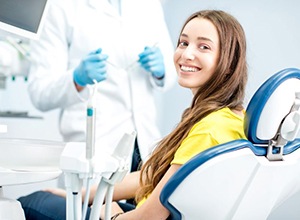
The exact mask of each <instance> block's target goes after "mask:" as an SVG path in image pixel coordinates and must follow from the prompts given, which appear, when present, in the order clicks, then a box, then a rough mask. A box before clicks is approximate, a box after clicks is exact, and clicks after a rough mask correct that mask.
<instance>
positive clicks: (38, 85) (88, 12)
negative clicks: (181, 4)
mask: <svg viewBox="0 0 300 220" xmlns="http://www.w3.org/2000/svg"><path fill="white" fill-rule="evenodd" d="M121 5H122V6H121V13H122V16H121V17H120V16H119V14H118V13H117V10H116V9H115V8H114V7H112V6H111V5H110V4H109V3H108V1H107V0H52V1H51V6H50V8H49V11H48V19H47V20H46V22H45V24H44V29H43V32H42V33H41V36H40V39H39V40H38V41H34V42H32V44H31V57H32V60H33V61H32V66H31V69H30V74H29V86H28V90H29V94H30V97H31V100H32V102H33V104H34V106H36V108H38V109H40V110H41V111H48V110H52V109H56V108H61V114H60V125H59V126H60V132H61V134H62V136H63V138H64V141H66V142H69V141H85V130H86V104H87V103H86V100H87V98H88V94H89V93H88V91H89V90H88V88H86V89H84V90H83V91H82V92H80V93H78V92H77V90H76V89H75V86H74V83H73V70H74V68H76V67H77V65H78V64H79V63H80V61H81V59H82V58H83V57H84V56H85V55H87V54H88V53H90V52H91V51H93V50H96V49H98V48H102V49H103V53H104V54H107V55H108V56H109V58H108V60H109V61H110V62H111V63H113V64H115V65H117V67H114V66H112V65H110V64H107V73H108V77H107V80H105V81H102V82H100V83H99V85H98V88H99V89H98V93H97V99H96V104H97V105H96V107H97V128H96V139H97V142H96V146H97V148H103V149H106V150H108V151H109V152H111V151H112V150H113V149H114V147H115V146H116V144H117V143H118V141H119V139H120V138H121V137H122V136H123V134H124V133H125V132H132V131H134V130H135V131H137V140H138V144H139V147H140V152H141V155H142V158H143V159H145V158H146V157H147V156H148V155H149V152H150V151H151V150H152V148H151V147H153V143H155V141H157V140H159V139H160V138H161V134H160V132H159V129H158V127H157V126H156V122H157V109H156V106H155V99H154V90H155V89H161V90H165V89H166V88H168V87H170V86H171V85H173V82H174V81H175V79H176V72H175V69H174V65H173V52H174V46H173V44H172V42H171V39H170V36H169V33H168V30H167V26H166V23H165V21H164V17H163V11H162V8H161V5H160V2H159V0H123V1H121ZM156 42H158V45H157V46H158V47H160V49H161V50H162V52H163V55H164V61H165V67H166V75H165V81H164V86H163V87H159V86H157V85H156V83H154V81H153V77H152V76H151V74H150V73H148V72H146V71H145V70H143V69H142V68H141V67H140V66H139V65H138V64H137V63H136V64H134V65H133V66H132V67H131V69H129V70H128V71H125V70H124V69H125V68H126V67H128V66H129V65H130V64H132V63H134V62H135V61H136V60H137V59H138V54H139V53H141V52H142V51H143V50H144V47H145V46H152V45H154V44H155V43H156Z"/></svg>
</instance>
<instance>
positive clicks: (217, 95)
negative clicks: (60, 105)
mask: <svg viewBox="0 0 300 220" xmlns="http://www.w3.org/2000/svg"><path fill="white" fill-rule="evenodd" d="M194 18H204V19H207V20H209V21H210V22H212V23H213V24H214V25H215V27H216V28H217V31H218V34H219V39H220V56H219V60H218V65H217V68H216V71H215V73H214V74H213V75H212V77H211V78H210V79H209V80H208V81H207V82H206V83H205V84H204V85H203V86H201V87H200V88H199V90H198V91H197V93H196V94H195V96H194V97H193V100H192V103H191V106H190V107H189V108H187V109H186V110H185V111H184V113H183V115H182V118H181V121H180V123H179V124H178V125H177V126H176V128H175V129H174V130H173V131H172V132H171V133H170V134H169V135H167V136H166V137H165V138H164V139H162V140H161V141H160V142H159V143H158V145H157V147H156V148H155V150H154V151H153V153H152V155H151V157H150V158H149V160H147V161H146V163H145V164H144V165H143V166H142V169H141V177H140V185H141V187H140V189H139V190H138V192H137V195H136V201H137V202H139V201H140V200H141V199H142V198H143V197H145V196H148V195H149V194H150V193H151V192H152V191H153V190H154V188H155V187H156V185H157V184H158V182H159V181H160V180H161V179H162V177H163V176H164V174H165V173H166V172H167V170H168V169H169V167H170V163H171V161H172V160H173V158H174V154H175V152H176V151H177V149H178V148H179V146H180V145H181V143H182V141H183V139H185V138H186V137H187V135H188V133H189V131H190V129H191V128H192V126H193V125H195V124H196V123H197V122H199V121H200V120H201V119H202V118H204V117H205V116H207V115H208V114H210V113H211V112H214V111H217V110H219V109H222V108H224V107H229V108H230V109H235V110H242V109H243V100H244V95H245V87H246V82H247V72H248V70H247V62H246V38H245V33H244V30H243V28H242V26H241V25H240V23H239V22H238V21H237V20H236V19H235V18H234V17H233V16H232V15H230V14H228V13H226V12H224V11H219V10H204V11H199V12H196V13H194V14H192V15H191V16H190V17H189V18H188V19H187V20H186V22H185V23H184V25H183V27H182V29H181V32H182V31H183V29H184V27H185V25H186V24H187V23H188V22H189V21H190V20H192V19H194ZM181 32H180V33H181ZM178 44H179V42H178V43H177V46H178Z"/></svg>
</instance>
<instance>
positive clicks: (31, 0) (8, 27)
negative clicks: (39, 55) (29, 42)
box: [0, 0, 48, 39]
mask: <svg viewBox="0 0 300 220" xmlns="http://www.w3.org/2000/svg"><path fill="white" fill-rule="evenodd" d="M47 4H48V0H0V29H3V30H5V31H8V32H11V33H13V34H17V35H20V36H22V37H26V38H31V39H37V38H38V35H39V32H40V29H41V27H42V24H43V20H44V17H45V14H46V9H47Z"/></svg>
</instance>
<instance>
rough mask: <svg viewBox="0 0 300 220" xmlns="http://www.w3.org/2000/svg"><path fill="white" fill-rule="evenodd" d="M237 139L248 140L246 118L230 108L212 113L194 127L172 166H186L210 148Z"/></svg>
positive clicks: (183, 142) (182, 144)
mask: <svg viewBox="0 0 300 220" xmlns="http://www.w3.org/2000/svg"><path fill="white" fill-rule="evenodd" d="M236 139H246V136H245V133H244V117H241V116H239V115H237V114H235V113H233V112H232V111H231V110H230V109H229V108H223V109H220V110H218V111H215V112H212V113H211V114H209V115H207V116H206V117H204V118H203V119H202V120H201V121H199V122H198V123H196V124H195V125H194V126H193V127H192V129H191V130H190V132H189V134H188V136H187V137H186V138H185V139H184V140H183V141H182V143H181V145H180V147H179V148H178V150H177V151H176V153H175V155H174V159H173V160H172V162H171V164H184V163H186V162H187V161H188V160H190V159H191V158H192V157H194V156H195V155H197V154H199V153H200V152H202V151H204V150H206V149H208V148H211V147H214V146H216V145H218V144H222V143H226V142H229V141H232V140H236Z"/></svg>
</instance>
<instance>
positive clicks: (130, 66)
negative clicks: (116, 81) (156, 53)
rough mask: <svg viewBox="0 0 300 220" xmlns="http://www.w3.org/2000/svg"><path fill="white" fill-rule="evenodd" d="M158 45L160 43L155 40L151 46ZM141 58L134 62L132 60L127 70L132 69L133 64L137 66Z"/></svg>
mask: <svg viewBox="0 0 300 220" xmlns="http://www.w3.org/2000/svg"><path fill="white" fill-rule="evenodd" d="M157 45H158V42H155V43H154V44H153V45H152V46H151V48H152V47H156V46H157ZM139 60H140V59H137V60H135V61H134V62H132V63H131V64H129V65H128V66H127V67H126V68H125V70H129V69H131V68H132V67H133V66H135V65H136V64H138V62H139Z"/></svg>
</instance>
